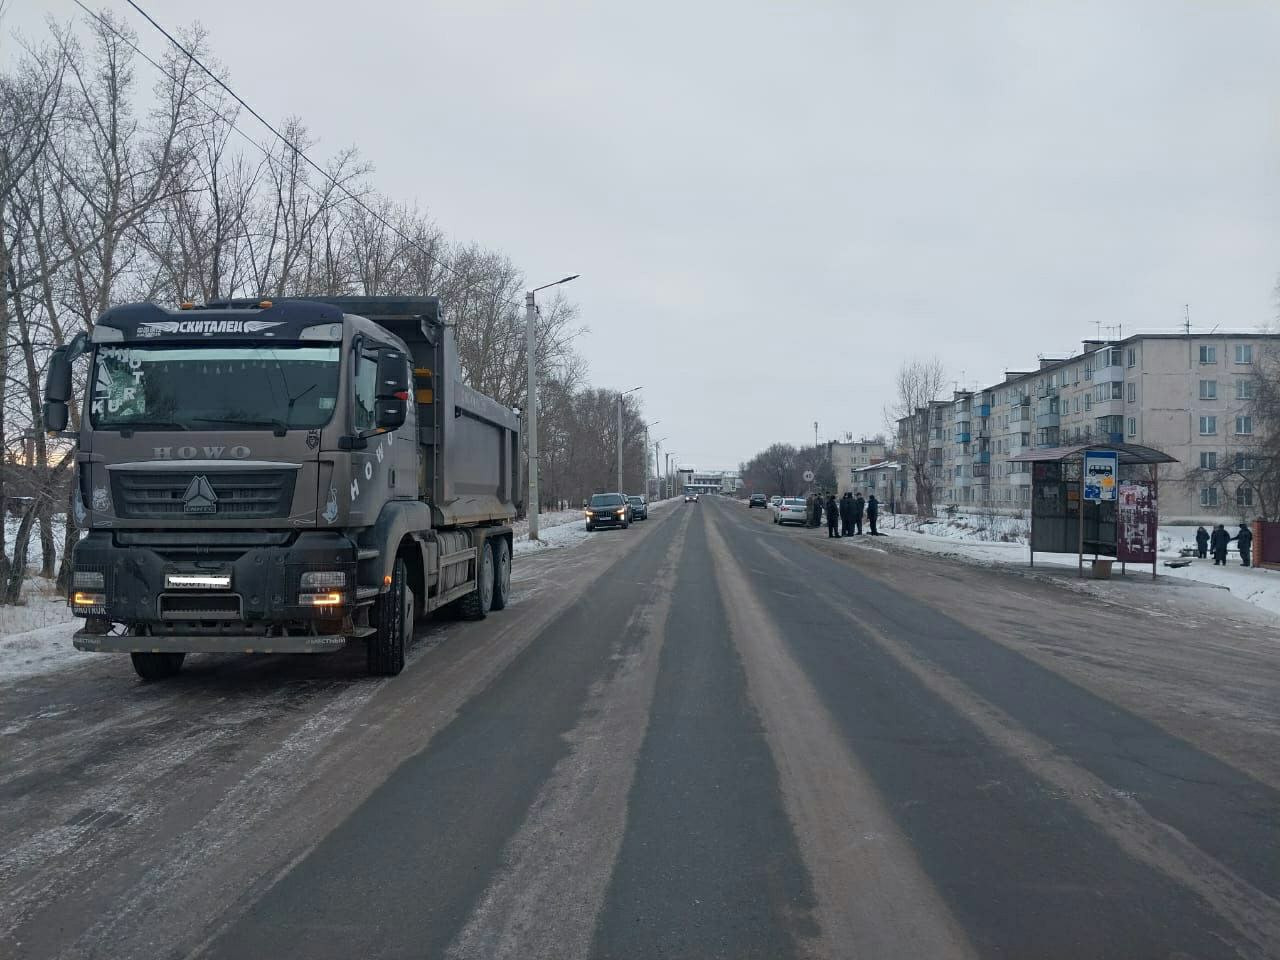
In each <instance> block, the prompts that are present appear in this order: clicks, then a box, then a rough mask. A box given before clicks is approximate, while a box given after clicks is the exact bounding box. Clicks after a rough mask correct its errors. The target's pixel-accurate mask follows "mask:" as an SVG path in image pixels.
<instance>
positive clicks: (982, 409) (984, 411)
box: [978, 403, 991, 417]
mask: <svg viewBox="0 0 1280 960" xmlns="http://www.w3.org/2000/svg"><path fill="white" fill-rule="evenodd" d="M978 416H980V417H989V416H991V404H989V403H982V404H979V405H978Z"/></svg>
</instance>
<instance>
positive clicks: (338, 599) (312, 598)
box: [298, 590, 342, 607]
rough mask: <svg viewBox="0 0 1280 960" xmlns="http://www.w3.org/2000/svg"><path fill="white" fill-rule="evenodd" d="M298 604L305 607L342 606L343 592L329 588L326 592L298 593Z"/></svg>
mask: <svg viewBox="0 0 1280 960" xmlns="http://www.w3.org/2000/svg"><path fill="white" fill-rule="evenodd" d="M298 605H299V606H303V607H340V606H342V594H341V593H339V592H338V591H336V590H329V591H326V592H325V593H300V594H298Z"/></svg>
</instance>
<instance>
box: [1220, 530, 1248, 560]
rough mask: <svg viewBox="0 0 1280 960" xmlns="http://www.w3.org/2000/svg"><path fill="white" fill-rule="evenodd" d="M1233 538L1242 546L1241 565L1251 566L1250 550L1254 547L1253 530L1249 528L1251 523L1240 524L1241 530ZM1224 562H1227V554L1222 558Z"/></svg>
mask: <svg viewBox="0 0 1280 960" xmlns="http://www.w3.org/2000/svg"><path fill="white" fill-rule="evenodd" d="M1231 539H1232V540H1234V541H1235V542H1236V546H1237V547H1239V548H1240V566H1242V567H1247V566H1249V551H1250V550H1252V549H1253V531H1252V530H1250V529H1249V525H1248V524H1247V523H1242V524H1240V532H1239V533H1237V534H1236V535H1235V536H1234V537H1232V538H1231ZM1222 562H1223V563H1226V562H1227V559H1226V557H1225V556H1224V557H1223V558H1222Z"/></svg>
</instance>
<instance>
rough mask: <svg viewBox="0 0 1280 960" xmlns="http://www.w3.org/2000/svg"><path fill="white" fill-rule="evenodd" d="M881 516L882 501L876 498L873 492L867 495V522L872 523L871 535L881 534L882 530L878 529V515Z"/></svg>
mask: <svg viewBox="0 0 1280 960" xmlns="http://www.w3.org/2000/svg"><path fill="white" fill-rule="evenodd" d="M878 516H880V501H879V500H877V499H876V495H875V494H874V493H873V494H872V495H871V496H869V497H867V523H869V524H870V525H871V535H872V536H873V537H878V536H880V531H878V530H877V529H876V517H878Z"/></svg>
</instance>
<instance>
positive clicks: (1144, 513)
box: [1116, 483, 1159, 564]
mask: <svg viewBox="0 0 1280 960" xmlns="http://www.w3.org/2000/svg"><path fill="white" fill-rule="evenodd" d="M1158 517H1159V510H1158V509H1157V503H1156V492H1155V490H1154V489H1153V488H1152V487H1151V486H1149V485H1148V484H1145V483H1122V484H1120V487H1119V501H1118V502H1117V504H1116V519H1117V521H1118V523H1117V524H1116V528H1117V529H1116V559H1117V560H1121V561H1123V562H1125V563H1152V564H1154V563H1155V562H1156V537H1157V523H1158Z"/></svg>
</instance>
